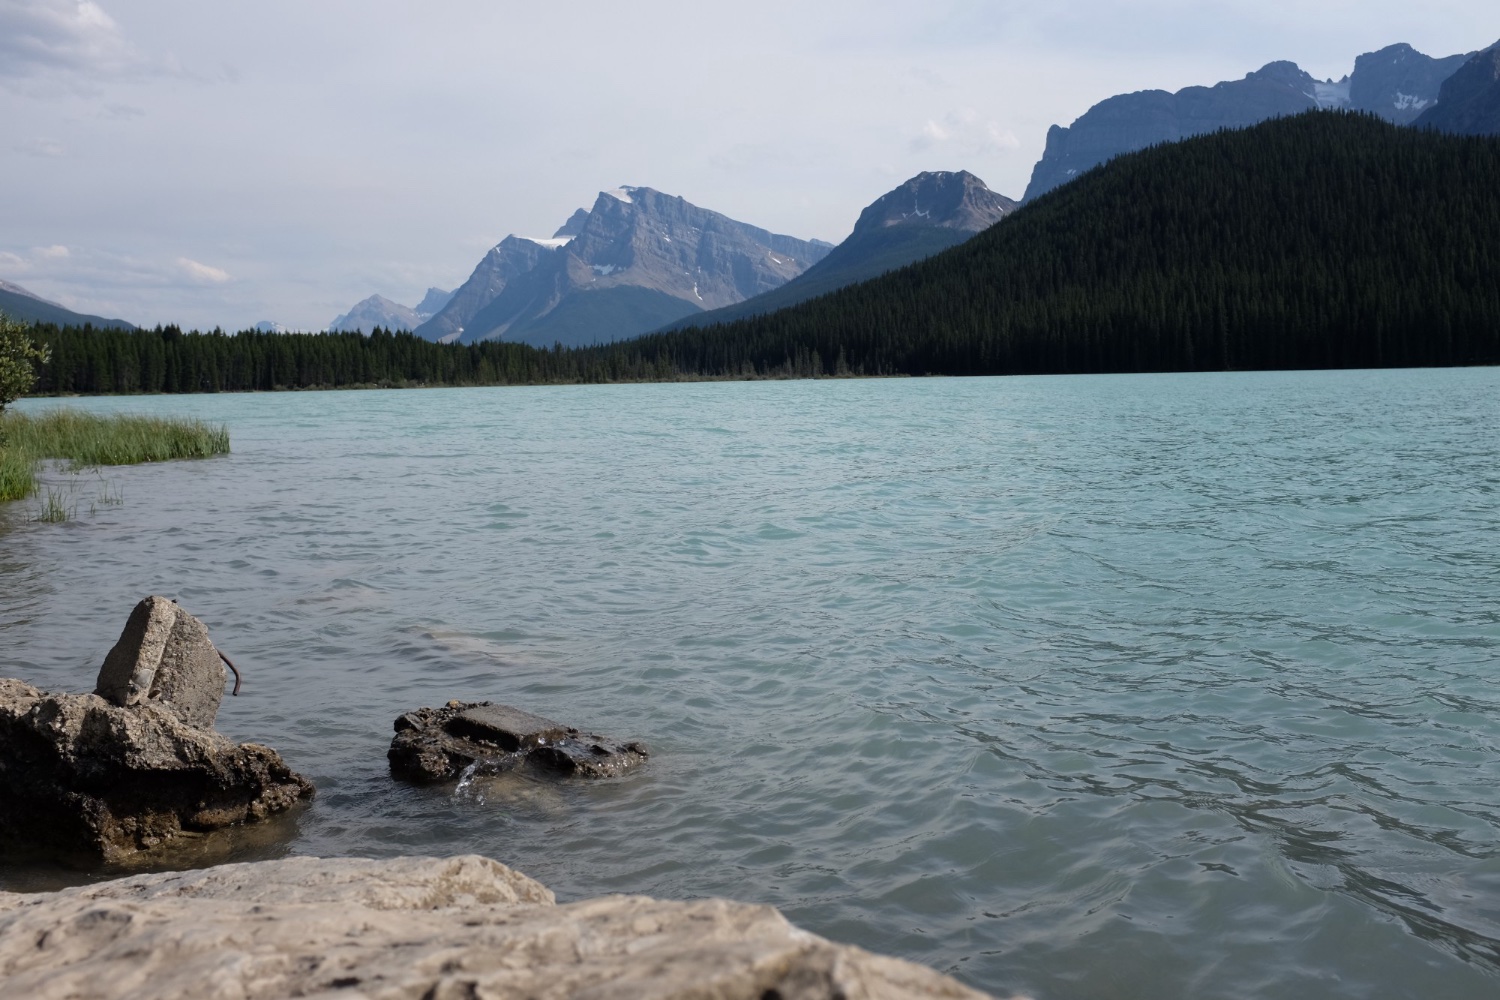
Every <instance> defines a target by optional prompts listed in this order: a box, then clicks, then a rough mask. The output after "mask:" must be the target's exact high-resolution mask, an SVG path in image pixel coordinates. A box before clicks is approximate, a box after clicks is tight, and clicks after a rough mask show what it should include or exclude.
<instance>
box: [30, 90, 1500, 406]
mask: <svg viewBox="0 0 1500 1000" xmlns="http://www.w3.org/2000/svg"><path fill="white" fill-rule="evenodd" d="M1496 232H1500V139H1497V138H1494V137H1458V136H1449V135H1443V134H1439V133H1436V132H1429V131H1420V130H1414V129H1409V128H1399V127H1396V126H1392V125H1389V124H1387V123H1385V122H1383V121H1381V120H1379V119H1377V118H1374V117H1372V116H1368V115H1361V114H1350V113H1341V112H1312V113H1308V114H1304V115H1299V116H1296V117H1291V118H1283V119H1277V120H1273V121H1270V122H1265V123H1263V124H1261V125H1257V126H1254V127H1252V128H1249V129H1243V130H1237V131H1225V132H1220V133H1217V134H1214V135H1209V136H1202V137H1199V138H1195V139H1190V140H1186V141H1183V142H1180V143H1174V144H1170V145H1163V146H1157V147H1153V148H1151V149H1147V150H1144V151H1141V152H1139V153H1133V154H1129V155H1127V156H1122V157H1119V158H1117V159H1115V160H1113V161H1111V162H1110V163H1108V164H1105V165H1104V166H1102V167H1099V168H1097V169H1095V170H1093V171H1091V172H1090V173H1088V174H1086V175H1085V176H1083V177H1081V178H1079V179H1077V180H1076V181H1074V182H1072V183H1070V184H1068V185H1065V186H1063V187H1061V188H1058V189H1056V190H1055V191H1053V192H1051V193H1049V194H1047V195H1045V196H1043V197H1041V198H1039V199H1037V200H1036V201H1034V202H1032V203H1030V204H1028V205H1026V206H1024V207H1023V208H1022V209H1020V210H1018V211H1017V212H1016V213H1015V214H1014V215H1012V216H1011V217H1010V218H1008V219H1006V220H1004V221H1003V222H1001V223H999V224H997V225H995V226H993V227H991V228H990V229H988V230H986V231H985V232H983V233H980V234H979V235H978V236H976V237H974V238H973V239H972V240H969V241H968V242H966V243H964V244H962V245H960V246H958V247H955V248H954V249H952V250H949V251H946V252H944V253H941V254H938V255H937V256H935V257H931V258H929V259H927V260H925V261H922V262H920V263H918V264H915V265H912V266H910V267H907V268H903V269H901V270H899V271H894V272H890V273H888V274H886V275H884V276H883V277H880V278H877V279H875V280H872V281H869V282H865V283H862V284H858V285H853V286H850V287H847V288H843V289H840V290H838V291H835V292H833V293H830V294H828V295H825V296H822V297H820V298H817V299H814V300H811V301H808V302H804V303H802V304H800V305H796V306H793V307H790V308H787V309H783V310H780V311H778V312H774V313H770V314H767V315H762V316H756V317H751V318H748V319H743V320H739V321H736V322H732V323H726V324H722V325H715V326H710V327H696V328H687V329H681V330H674V331H671V332H666V333H658V334H651V335H647V336H645V337H641V338H637V339H634V340H630V341H625V342H620V343H614V344H605V345H600V346H595V347H582V348H564V347H554V348H551V349H545V348H536V347H531V346H527V345H524V344H516V343H508V342H504V341H487V342H483V343H478V344H438V343H433V342H430V341H426V340H422V339H420V338H417V337H415V336H412V335H411V334H407V333H391V332H389V331H385V330H377V331H375V332H374V333H373V334H371V335H369V336H364V335H361V334H358V333H332V334H322V335H305V334H277V333H260V332H248V331H247V332H243V333H239V334H234V335H229V334H225V333H223V332H221V331H213V332H210V333H199V332H184V331H182V330H180V329H178V328H176V327H158V328H156V329H153V330H117V329H97V328H91V327H82V328H60V327H55V326H38V327H36V328H35V333H34V335H35V337H36V338H37V339H38V340H39V341H40V342H41V343H43V344H44V345H46V347H47V348H48V350H49V352H50V356H49V358H48V360H47V361H46V362H45V363H44V364H41V365H40V366H39V367H38V370H37V375H38V379H37V384H36V386H35V388H34V390H33V391H34V392H36V393H40V394H70V393H79V394H91V393H157V392H167V393H184V392H231V391H253V390H275V389H325V388H343V387H366V386H370V387H373V386H411V385H446V386H478V385H520V384H525V385H535V384H557V383H591V382H629V381H665V380H675V379H736V378H807V377H833V376H843V375H853V376H861V375H862V376H884V375H915V376H920V375H1006V374H1079V373H1110V372H1146V371H1219V370H1244V369H1299V368H1367V367H1376V368H1379V367H1410V366H1445V365H1476V364H1496V363H1500V241H1497V240H1495V239H1494V234H1495V233H1496Z"/></svg>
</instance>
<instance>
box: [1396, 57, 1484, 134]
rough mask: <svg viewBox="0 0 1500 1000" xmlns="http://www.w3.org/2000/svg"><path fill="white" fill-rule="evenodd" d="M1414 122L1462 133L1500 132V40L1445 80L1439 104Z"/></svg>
mask: <svg viewBox="0 0 1500 1000" xmlns="http://www.w3.org/2000/svg"><path fill="white" fill-rule="evenodd" d="M1413 124H1415V125H1416V126H1417V127H1418V128H1434V129H1439V130H1441V131H1444V132H1456V133H1459V134H1462V135H1500V42H1496V43H1495V44H1494V45H1492V46H1490V47H1489V48H1487V49H1485V50H1484V51H1483V52H1479V53H1476V54H1475V55H1474V56H1473V57H1472V58H1470V59H1469V60H1468V61H1466V62H1465V63H1464V64H1463V65H1462V66H1461V67H1459V69H1458V70H1457V71H1456V72H1455V73H1454V74H1453V75H1452V76H1450V77H1449V78H1448V79H1447V80H1445V81H1444V82H1443V86H1442V90H1441V92H1440V93H1439V95H1438V99H1437V104H1436V106H1434V107H1432V108H1429V109H1427V110H1426V111H1424V112H1423V113H1422V115H1421V117H1419V118H1417V119H1416V121H1415V122H1414V123H1413Z"/></svg>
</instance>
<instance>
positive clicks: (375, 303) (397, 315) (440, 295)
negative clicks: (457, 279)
mask: <svg viewBox="0 0 1500 1000" xmlns="http://www.w3.org/2000/svg"><path fill="white" fill-rule="evenodd" d="M451 298H453V293H452V292H445V291H443V290H442V289H441V288H429V289H427V294H426V295H425V296H423V298H422V301H421V302H419V303H417V307H416V308H415V309H412V308H409V307H407V306H403V305H402V304H401V303H399V302H392V301H391V300H390V299H388V298H386V297H385V296H383V295H371V296H370V297H369V298H367V299H365V300H363V301H361V302H359V303H357V304H356V305H355V306H354V308H353V309H350V310H349V311H348V312H346V313H344V314H343V315H342V316H340V317H338V318H337V319H335V320H334V321H333V322H332V323H330V324H329V325H328V329H329V331H331V332H334V333H346V332H347V333H353V332H356V331H359V332H362V333H369V332H370V331H371V330H374V329H375V328H376V327H380V328H381V329H385V330H415V329H416V328H417V327H419V326H421V325H422V324H423V323H425V322H427V321H428V320H429V319H431V318H432V317H433V316H434V315H435V314H436V313H437V312H438V311H439V310H441V309H442V308H443V307H444V306H445V305H447V304H448V301H449V300H450V299H451Z"/></svg>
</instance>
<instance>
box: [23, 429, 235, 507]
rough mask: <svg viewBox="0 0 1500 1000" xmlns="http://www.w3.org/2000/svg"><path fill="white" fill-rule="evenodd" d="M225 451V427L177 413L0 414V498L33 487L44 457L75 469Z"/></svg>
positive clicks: (32, 490)
mask: <svg viewBox="0 0 1500 1000" xmlns="http://www.w3.org/2000/svg"><path fill="white" fill-rule="evenodd" d="M227 451H229V429H228V428H227V427H224V426H223V425H222V424H220V425H213V424H207V423H204V422H203V421H201V420H191V419H185V418H179V417H142V416H133V415H126V414H116V415H113V416H103V415H99V414H94V413H85V412H82V411H80V410H67V409H56V410H45V411H43V412H41V413H38V414H36V415H35V416H33V415H31V414H25V413H17V412H15V411H13V410H12V411H9V412H5V413H0V500H19V499H21V498H23V497H27V496H30V495H31V494H32V493H34V492H35V491H36V468H37V465H38V464H39V463H40V462H42V461H43V460H46V459H58V460H62V461H67V462H71V463H72V467H73V468H74V469H81V468H90V467H93V466H99V465H135V464H137V463H139V462H165V461H169V460H171V459H177V458H208V457H209V456H210V455H222V454H224V453H225V452H227Z"/></svg>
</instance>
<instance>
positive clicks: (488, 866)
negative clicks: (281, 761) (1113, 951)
mask: <svg viewBox="0 0 1500 1000" xmlns="http://www.w3.org/2000/svg"><path fill="white" fill-rule="evenodd" d="M0 982H3V983H4V984H5V993H6V995H7V996H17V997H22V996H24V997H28V998H31V1000H62V998H67V1000H105V998H110V1000H114V998H124V997H132V998H133V997H141V998H145V997H150V998H152V1000H179V998H180V1000H189V998H191V1000H197V998H199V997H204V996H209V995H212V996H224V997H229V996H234V997H241V998H244V1000H260V998H272V997H276V998H279V997H288V996H341V997H346V996H347V997H391V998H395V997H410V998H415V997H431V998H435V1000H443V998H457V997H558V998H562V997H589V998H592V1000H638V998H641V997H656V998H681V1000H687V998H689V997H692V998H698V1000H768V998H779V1000H833V998H835V997H837V998H841V1000H922V998H938V997H942V998H949V1000H983V997H984V994H981V993H978V992H976V991H974V990H971V989H969V988H968V987H966V986H963V985H962V984H960V983H958V982H956V981H955V980H952V979H949V978H948V977H947V976H943V975H940V974H938V973H936V972H934V971H932V970H931V969H927V968H924V967H922V966H919V965H913V964H912V963H910V962H903V961H900V960H898V959H892V958H883V957H881V956H879V955H872V954H870V953H869V952H866V951H862V950H860V949H859V948H851V947H847V946H843V945H837V944H834V943H832V942H830V941H826V940H824V939H823V938H820V937H816V936H814V935H812V934H809V933H807V932H806V931H802V930H799V929H798V928H796V927H794V926H792V925H791V924H789V923H787V921H786V919H785V918H784V917H782V915H781V914H780V913H778V912H777V911H776V910H774V909H772V908H771V907H769V906H751V905H747V904H744V903H732V902H727V901H725V900H721V899H704V900H695V901H693V902H687V903H678V902H661V901H658V900H654V899H647V898H645V897H641V896H606V897H603V898H600V899H592V900H586V901H584V902H580V903H571V904H568V905H566V906H557V905H555V904H554V902H553V898H552V893H551V892H549V891H548V890H547V889H546V888H545V887H543V886H542V885H540V884H538V883H536V882H534V881H532V880H531V879H529V878H527V877H526V876H524V875H521V874H519V873H517V872H513V871H511V870H510V869H508V868H506V867H505V866H504V865H502V864H499V863H498V862H495V861H491V860H489V859H487V858H481V857H475V856H468V857H458V858H446V859H437V858H400V859H394V860H388V861H367V860H362V859H341V860H323V859H319V858H287V859H284V860H280V861H262V862H259V863H256V864H235V865H224V866H221V867H218V868H211V869H208V870H207V871H193V872H181V873H173V874H162V875H138V876H135V877H133V878H126V879H120V880H118V881H114V882H105V883H101V884H98V885H92V886H84V887H82V888H77V889H66V890H63V891H62V892H52V893H41V894H37V895H30V896H20V895H13V894H9V893H0Z"/></svg>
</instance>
